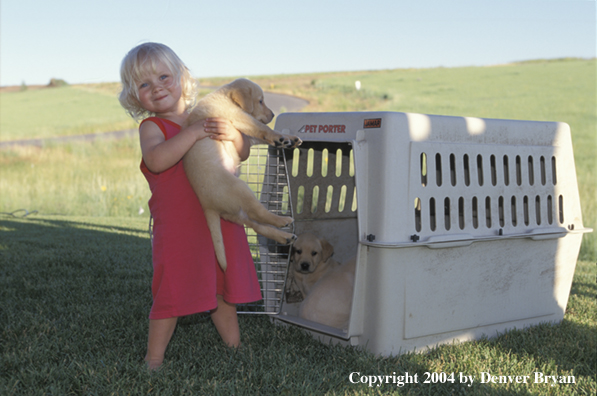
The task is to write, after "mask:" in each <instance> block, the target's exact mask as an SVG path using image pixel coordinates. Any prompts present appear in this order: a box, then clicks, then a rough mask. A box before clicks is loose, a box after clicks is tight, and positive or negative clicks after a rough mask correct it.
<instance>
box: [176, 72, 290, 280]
mask: <svg viewBox="0 0 597 396" xmlns="http://www.w3.org/2000/svg"><path fill="white" fill-rule="evenodd" d="M211 117H221V118H225V119H228V120H229V121H230V122H231V123H232V125H233V126H234V127H235V128H236V129H238V130H239V131H241V132H242V133H244V134H245V135H247V136H251V137H254V138H257V139H259V140H261V141H264V142H266V143H268V144H270V145H272V146H275V147H281V148H287V147H295V146H298V145H300V144H301V143H302V142H301V140H300V139H299V138H298V137H296V136H288V135H282V134H280V133H278V132H276V131H274V130H272V129H271V128H269V127H268V126H267V125H266V124H267V123H269V122H270V121H271V120H272V119H273V117H274V113H273V112H272V111H271V110H270V109H269V108H268V107H267V106H266V105H265V103H264V101H263V91H262V90H261V88H260V87H259V86H258V85H257V84H255V83H253V82H251V81H249V80H246V79H238V80H235V81H233V82H231V83H230V84H227V85H224V86H223V87H221V88H219V89H218V90H216V91H214V92H212V93H210V94H209V95H207V96H205V97H204V98H202V99H201V100H199V101H198V103H197V106H195V108H194V109H193V110H192V112H191V114H190V115H189V117H188V119H187V121H186V123H185V126H186V125H191V124H193V123H195V122H199V121H202V120H205V119H206V118H211ZM183 164H184V169H185V172H186V174H187V177H188V179H189V182H190V183H191V186H192V187H193V190H194V191H195V193H196V194H197V197H198V198H199V201H200V202H201V206H202V207H203V211H204V212H205V218H206V220H207V225H208V227H209V231H210V233H211V236H212V240H213V244H214V249H215V253H216V258H217V260H218V263H219V264H220V267H222V269H223V270H224V271H225V270H226V267H227V262H226V253H225V250H224V241H223V238H222V230H221V227H220V217H222V218H223V219H226V220H228V221H232V222H234V223H237V224H241V225H243V224H244V225H247V226H249V227H251V228H252V229H254V230H255V231H256V232H257V233H259V234H261V235H263V236H265V237H267V238H270V239H273V240H275V241H277V242H279V243H282V244H289V243H292V241H294V240H295V239H296V236H295V235H293V234H290V233H288V232H284V231H282V230H280V229H278V228H276V227H285V226H287V225H289V224H290V223H292V221H293V220H292V218H290V217H284V216H277V215H275V214H273V213H270V212H269V211H268V210H267V209H265V207H264V206H263V205H262V204H261V203H260V202H259V201H258V200H257V198H256V197H255V194H254V193H253V191H252V190H251V189H250V188H249V186H248V185H247V184H246V183H244V182H243V181H242V180H240V179H239V178H238V177H236V172H237V169H238V166H239V165H240V158H239V156H238V153H237V152H236V150H235V149H234V145H233V143H232V142H229V141H220V140H214V139H202V140H200V141H198V142H197V143H195V145H194V146H193V147H192V148H191V149H190V150H189V151H188V152H187V153H186V154H185V156H184V157H183Z"/></svg>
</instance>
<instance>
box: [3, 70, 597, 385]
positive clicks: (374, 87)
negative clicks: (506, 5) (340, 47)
mask: <svg viewBox="0 0 597 396" xmlns="http://www.w3.org/2000/svg"><path fill="white" fill-rule="evenodd" d="M596 75H597V62H596V60H594V59H593V60H579V59H564V60H552V61H533V62H524V63H517V64H511V65H503V66H495V67H471V68H435V69H412V70H406V69H399V70H384V71H367V72H350V73H349V72H344V73H325V74H309V75H306V74H305V75H280V76H255V77H252V78H251V79H253V80H254V81H256V82H257V83H259V84H260V85H261V86H262V87H264V88H265V89H266V90H270V91H273V92H280V93H287V94H293V95H297V96H301V97H303V98H305V99H307V100H309V101H310V105H309V106H308V107H307V108H306V109H305V111H364V110H376V111H377V110H390V111H404V112H417V113H428V114H442V115H458V116H471V117H487V118H507V119H523V120H537V121H541V120H547V121H562V122H566V123H568V124H569V125H570V126H571V130H572V139H573V145H574V150H575V152H574V154H575V161H576V171H577V177H578V182H579V191H580V195H581V204H582V211H583V221H584V225H585V227H591V228H594V229H596V228H597V202H596V201H597V200H596V199H595V197H597V188H596V187H597V177H596V174H595V169H596V165H597V164H596V154H597V94H596V90H597V88H596V87H597V82H596ZM227 80H230V79H212V80H209V81H207V80H206V81H202V83H203V84H205V85H217V84H221V83H223V82H226V81H227ZM356 80H359V81H361V84H362V89H361V90H360V91H356V90H355V89H354V82H355V81H356ZM117 92H118V84H116V83H114V84H101V85H88V86H70V87H61V88H52V89H50V88H47V89H37V90H34V89H30V90H26V91H23V92H11V93H8V92H5V91H2V90H0V114H1V117H0V141H9V140H17V139H29V138H44V137H53V136H66V135H78V134H85V133H91V132H93V133H97V132H109V131H113V130H121V129H129V128H134V127H135V125H134V123H133V122H132V121H130V120H129V119H127V116H126V114H125V113H124V111H123V110H122V109H121V108H120V106H119V104H118V101H117V99H116V94H117ZM140 158H141V152H140V149H139V144H138V138H136V137H130V138H123V139H119V140H116V139H98V140H95V141H93V142H69V143H61V144H58V143H48V144H46V145H45V146H44V147H35V146H13V147H10V148H0V169H1V173H0V212H3V214H1V215H0V301H2V302H3V304H2V307H1V308H0V394H8V395H10V394H23V395H25V394H27V395H29V394H40V395H42V394H56V395H63V394H98V395H103V394H151V393H156V394H289V395H291V394H292V395H293V394H338V395H344V394H390V393H393V394H417V395H419V394H421V395H422V394H432V395H435V394H446V395H447V394H490V395H498V394H499V395H502V394H504V395H505V394H545V395H547V394H549V395H552V394H553V395H565V394H570V395H573V394H580V395H584V394H587V395H593V394H595V393H596V392H597V376H596V370H597V353H596V350H597V344H596V342H597V303H596V302H595V295H596V293H597V287H596V284H595V279H596V276H597V272H596V271H597V267H596V266H595V261H596V260H597V232H594V233H592V234H585V236H584V239H583V245H582V247H581V253H580V261H579V262H578V265H577V269H576V273H575V278H574V283H573V287H572V293H571V296H570V301H569V304H568V307H567V310H566V316H565V319H564V321H563V322H562V323H561V324H560V325H542V326H538V327H535V328H532V329H528V330H524V331H522V330H521V331H518V330H517V331H513V332H508V333H506V334H502V335H499V336H498V337H496V338H492V339H490V340H481V341H478V342H471V343H464V344H461V345H446V346H442V347H439V348H437V349H434V350H432V351H430V352H429V353H424V354H407V355H403V356H400V357H394V358H378V357H374V356H371V355H370V354H368V353H366V352H362V351H358V350H355V349H351V348H341V347H338V346H329V345H324V344H321V343H318V342H316V341H314V340H312V339H311V338H310V337H309V336H307V335H305V334H304V333H302V332H301V331H300V330H298V329H296V328H285V327H278V326H273V325H272V324H271V323H270V322H269V321H268V320H267V318H263V317H255V316H249V315H244V316H242V317H241V323H240V324H241V331H242V334H243V342H244V347H243V349H241V350H239V351H237V352H234V351H230V350H227V349H226V348H224V347H223V346H222V345H221V343H220V341H219V339H218V337H217V334H216V333H215V330H214V329H213V326H212V325H211V323H210V321H209V320H208V319H206V318H205V317H203V316H201V315H194V316H192V317H188V318H184V319H183V320H182V321H181V325H180V326H178V329H177V332H176V334H175V336H174V339H173V342H172V345H171V346H170V348H169V351H168V353H167V356H166V365H165V367H164V369H163V370H162V371H160V373H158V374H156V375H150V374H149V373H147V371H146V370H145V369H144V367H143V364H142V357H143V354H144V351H145V343H146V337H147V315H148V311H149V307H150V303H151V293H150V282H151V252H150V245H149V240H148V233H147V224H148V218H149V213H148V212H149V211H148V208H147V200H148V199H149V189H148V187H147V183H146V181H145V179H144V178H143V176H142V175H141V173H140V171H139V162H140ZM19 209H24V210H26V211H28V212H34V211H37V212H36V213H34V214H31V215H29V216H27V217H25V218H15V217H13V216H11V215H9V214H8V213H11V212H14V211H16V210H19ZM25 213H27V212H25V211H20V212H17V213H15V215H17V216H20V215H23V214H25ZM355 370H357V371H360V372H362V373H364V374H379V375H382V374H390V375H391V374H392V372H397V373H400V372H404V371H409V372H411V373H419V376H422V375H423V373H424V372H437V373H439V372H442V371H443V372H448V373H449V372H462V373H463V374H467V375H477V376H479V375H480V373H481V372H484V371H490V372H491V373H492V374H495V375H528V374H532V373H534V372H542V373H544V374H545V375H566V376H568V375H574V376H575V378H576V381H577V383H576V385H557V386H555V387H551V386H548V385H531V386H522V385H516V384H510V385H504V384H476V385H475V386H474V387H473V388H470V389H469V388H466V387H464V386H457V385H447V384H443V385H441V384H436V385H431V386H427V385H423V384H419V385H417V386H405V387H404V388H398V387H388V386H384V387H382V388H368V387H367V386H366V385H362V384H361V385H352V384H350V382H349V380H348V376H349V374H350V373H351V372H352V371H355Z"/></svg>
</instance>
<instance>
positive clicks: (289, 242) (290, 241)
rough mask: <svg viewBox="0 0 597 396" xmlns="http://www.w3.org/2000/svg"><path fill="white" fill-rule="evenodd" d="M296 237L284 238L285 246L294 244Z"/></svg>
mask: <svg viewBox="0 0 597 396" xmlns="http://www.w3.org/2000/svg"><path fill="white" fill-rule="evenodd" d="M296 239H297V236H296V235H294V234H292V236H291V237H290V238H286V244H287V245H290V244H291V243H294V241H296Z"/></svg>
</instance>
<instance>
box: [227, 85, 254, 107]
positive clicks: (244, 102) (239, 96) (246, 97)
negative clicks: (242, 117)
mask: <svg viewBox="0 0 597 396" xmlns="http://www.w3.org/2000/svg"><path fill="white" fill-rule="evenodd" d="M251 93H252V92H251V87H249V86H246V85H245V86H240V87H238V88H237V89H233V90H231V91H230V99H232V101H233V102H234V103H236V104H237V105H238V106H239V107H240V108H241V109H243V110H244V111H246V112H247V113H249V114H252V113H253V95H252V94H251Z"/></svg>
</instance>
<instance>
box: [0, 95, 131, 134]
mask: <svg viewBox="0 0 597 396" xmlns="http://www.w3.org/2000/svg"><path fill="white" fill-rule="evenodd" d="M0 114H2V117H0V141H9V140H19V139H34V138H48V137H54V136H70V135H79V134H87V133H98V132H106V131H118V130H124V129H131V128H135V123H134V122H133V121H132V120H131V119H130V117H129V116H127V115H126V113H125V111H124V110H123V108H122V107H121V106H120V103H118V100H117V99H116V95H115V94H113V93H107V92H103V91H99V90H97V89H96V90H93V89H86V88H85V87H77V86H64V87H59V88H48V89H39V90H27V91H22V92H14V93H0Z"/></svg>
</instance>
